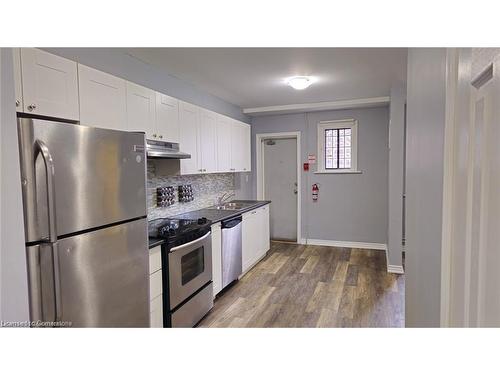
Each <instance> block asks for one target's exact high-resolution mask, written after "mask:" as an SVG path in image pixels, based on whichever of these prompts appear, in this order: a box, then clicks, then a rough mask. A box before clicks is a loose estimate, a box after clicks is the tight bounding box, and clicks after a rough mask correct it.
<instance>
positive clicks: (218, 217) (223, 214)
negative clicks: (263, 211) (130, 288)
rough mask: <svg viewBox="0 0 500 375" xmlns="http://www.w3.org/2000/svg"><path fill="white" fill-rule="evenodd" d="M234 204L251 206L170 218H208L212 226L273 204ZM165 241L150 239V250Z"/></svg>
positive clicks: (266, 202) (194, 212)
mask: <svg viewBox="0 0 500 375" xmlns="http://www.w3.org/2000/svg"><path fill="white" fill-rule="evenodd" d="M232 202H242V203H251V204H250V205H249V206H247V207H245V208H242V209H241V210H216V209H207V208H202V209H201V210H196V211H189V212H185V213H183V214H179V215H174V216H170V217H171V218H172V219H190V220H193V219H198V218H200V217H206V218H207V219H208V220H210V221H211V222H212V224H215V223H218V222H220V221H222V220H226V219H230V218H232V217H235V216H239V215H241V214H244V213H245V212H248V211H252V210H254V209H256V208H259V207H262V206H265V205H266V204H269V203H271V201H258V200H234V201H232ZM163 242H164V241H163V240H162V239H158V238H155V239H152V241H151V239H150V242H149V248H150V249H151V248H153V247H156V246H159V245H161V244H162V243H163Z"/></svg>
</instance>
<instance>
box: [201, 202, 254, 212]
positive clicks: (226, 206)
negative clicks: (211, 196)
mask: <svg viewBox="0 0 500 375" xmlns="http://www.w3.org/2000/svg"><path fill="white" fill-rule="evenodd" d="M254 204H255V202H242V201H237V202H227V203H223V204H218V205H215V206H211V207H208V209H209V210H227V211H238V210H242V209H245V208H248V207H250V206H253V205H254Z"/></svg>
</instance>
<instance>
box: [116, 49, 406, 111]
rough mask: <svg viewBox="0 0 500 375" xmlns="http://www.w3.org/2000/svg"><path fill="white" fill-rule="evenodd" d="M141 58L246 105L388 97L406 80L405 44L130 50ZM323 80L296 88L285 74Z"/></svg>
mask: <svg viewBox="0 0 500 375" xmlns="http://www.w3.org/2000/svg"><path fill="white" fill-rule="evenodd" d="M126 52H127V53H128V54H130V55H132V56H135V57H136V58H138V59H140V60H142V61H144V62H147V63H149V64H151V65H155V66H157V67H159V68H163V69H165V71H166V72H168V73H169V74H171V75H173V76H176V77H178V78H180V79H183V80H185V81H188V82H191V83H192V84H194V85H195V86H197V87H199V88H200V89H202V90H204V91H206V92H209V93H211V94H213V95H215V96H218V97H219V98H222V99H224V100H226V101H228V102H230V103H233V104H236V105H238V106H240V107H241V108H251V107H263V106H275V105H286V104H299V103H314V102H323V101H336V100H343V99H356V98H369V97H378V96H388V95H389V91H390V87H391V85H392V84H394V83H396V82H398V81H400V82H404V81H405V80H406V56H407V49H405V48H131V49H130V48H129V49H126ZM294 75H311V76H314V77H317V78H318V81H317V82H316V83H314V84H313V85H312V86H310V87H309V88H307V89H306V90H302V91H297V90H294V89H292V88H291V87H289V86H287V85H286V84H285V83H284V79H285V78H286V77H290V76H294Z"/></svg>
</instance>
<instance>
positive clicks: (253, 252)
mask: <svg viewBox="0 0 500 375" xmlns="http://www.w3.org/2000/svg"><path fill="white" fill-rule="evenodd" d="M242 246H243V248H242V252H243V253H242V269H243V273H245V272H246V271H248V270H249V269H250V268H251V267H253V266H254V265H255V263H257V261H258V260H259V259H261V258H262V257H263V256H264V255H265V254H266V253H267V251H268V250H269V205H265V206H264V207H260V208H257V209H255V210H252V211H249V212H247V213H244V214H243V228H242Z"/></svg>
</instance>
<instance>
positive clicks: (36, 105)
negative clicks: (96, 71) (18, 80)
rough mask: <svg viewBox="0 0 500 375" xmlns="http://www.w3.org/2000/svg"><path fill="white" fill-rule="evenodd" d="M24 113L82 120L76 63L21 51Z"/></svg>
mask: <svg viewBox="0 0 500 375" xmlns="http://www.w3.org/2000/svg"><path fill="white" fill-rule="evenodd" d="M21 71H22V72H21V74H22V86H23V109H24V112H27V113H33V114H37V115H43V116H51V117H57V118H62V119H68V120H78V119H79V117H80V116H79V110H78V74H77V66H76V62H74V61H71V60H68V59H65V58H62V57H59V56H56V55H52V54H51V53H48V52H45V51H41V50H38V49H36V48H23V49H21Z"/></svg>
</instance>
